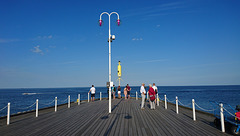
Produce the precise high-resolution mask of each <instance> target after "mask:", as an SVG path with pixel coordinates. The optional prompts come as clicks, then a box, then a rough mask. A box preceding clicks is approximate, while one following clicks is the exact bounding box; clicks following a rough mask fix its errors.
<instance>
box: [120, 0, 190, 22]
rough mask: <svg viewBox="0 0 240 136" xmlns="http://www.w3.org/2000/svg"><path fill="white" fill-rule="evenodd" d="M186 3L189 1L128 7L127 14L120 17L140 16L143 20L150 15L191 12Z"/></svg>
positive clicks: (150, 16)
mask: <svg viewBox="0 0 240 136" xmlns="http://www.w3.org/2000/svg"><path fill="white" fill-rule="evenodd" d="M188 5H189V3H186V2H170V3H162V4H156V5H154V6H151V7H144V8H138V9H130V10H128V11H127V13H128V14H126V15H124V16H122V17H124V18H125V17H127V18H130V17H138V16H141V19H143V20H145V19H149V18H152V17H154V18H155V17H156V16H164V15H170V14H183V13H191V12H192V11H188V10H187V8H188ZM172 12H174V13H172Z"/></svg>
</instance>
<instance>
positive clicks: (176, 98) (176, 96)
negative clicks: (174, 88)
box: [176, 96, 178, 114]
mask: <svg viewBox="0 0 240 136" xmlns="http://www.w3.org/2000/svg"><path fill="white" fill-rule="evenodd" d="M176 112H177V114H178V97H177V96H176Z"/></svg>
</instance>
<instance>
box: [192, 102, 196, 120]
mask: <svg viewBox="0 0 240 136" xmlns="http://www.w3.org/2000/svg"><path fill="white" fill-rule="evenodd" d="M192 109H193V121H196V113H195V101H194V99H192Z"/></svg>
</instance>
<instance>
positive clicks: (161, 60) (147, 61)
mask: <svg viewBox="0 0 240 136" xmlns="http://www.w3.org/2000/svg"><path fill="white" fill-rule="evenodd" d="M164 61H167V60H166V59H158V60H146V61H138V62H136V63H152V62H164Z"/></svg>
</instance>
